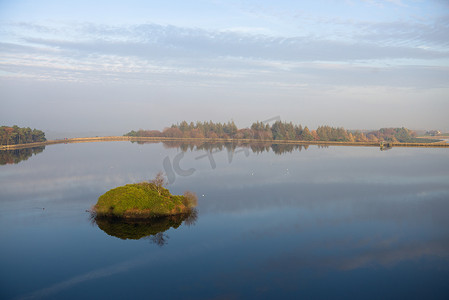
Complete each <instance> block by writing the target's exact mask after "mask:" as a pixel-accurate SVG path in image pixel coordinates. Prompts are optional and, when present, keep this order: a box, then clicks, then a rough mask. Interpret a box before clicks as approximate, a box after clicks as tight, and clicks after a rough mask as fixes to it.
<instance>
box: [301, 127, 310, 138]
mask: <svg viewBox="0 0 449 300" xmlns="http://www.w3.org/2000/svg"><path fill="white" fill-rule="evenodd" d="M301 139H302V140H303V141H313V135H312V134H311V133H310V131H309V128H307V126H306V127H304V130H303V131H302V134H301Z"/></svg>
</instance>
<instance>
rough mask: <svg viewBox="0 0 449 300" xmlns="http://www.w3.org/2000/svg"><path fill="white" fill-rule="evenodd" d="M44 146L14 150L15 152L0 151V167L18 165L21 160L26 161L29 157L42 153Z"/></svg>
mask: <svg viewBox="0 0 449 300" xmlns="http://www.w3.org/2000/svg"><path fill="white" fill-rule="evenodd" d="M44 149H45V146H41V147H34V148H26V149H15V150H0V165H2V166H3V165H8V164H18V163H19V162H21V161H23V160H27V159H28V158H30V157H31V156H33V154H34V155H36V154H39V153H42V152H43V151H44Z"/></svg>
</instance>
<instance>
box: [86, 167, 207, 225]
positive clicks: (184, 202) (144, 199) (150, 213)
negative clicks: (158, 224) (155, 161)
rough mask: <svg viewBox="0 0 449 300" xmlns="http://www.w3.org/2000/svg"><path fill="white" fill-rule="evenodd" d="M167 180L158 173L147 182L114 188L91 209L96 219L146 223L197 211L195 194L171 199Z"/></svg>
mask: <svg viewBox="0 0 449 300" xmlns="http://www.w3.org/2000/svg"><path fill="white" fill-rule="evenodd" d="M165 185H166V180H165V177H164V174H163V173H162V172H159V173H158V174H157V175H156V177H155V178H154V179H153V180H151V181H147V182H140V183H134V184H127V185H125V186H120V187H117V188H114V189H112V190H110V191H108V192H106V193H104V194H103V195H101V196H100V197H99V198H98V202H97V204H96V205H95V206H94V207H93V208H92V213H93V215H94V216H95V218H123V219H148V218H158V217H166V216H175V215H181V214H189V213H191V211H192V210H193V209H194V208H195V207H196V205H197V203H198V198H197V196H196V195H195V193H193V192H190V191H186V192H185V193H184V195H172V194H171V193H170V192H169V190H168V189H166V188H164V186H165Z"/></svg>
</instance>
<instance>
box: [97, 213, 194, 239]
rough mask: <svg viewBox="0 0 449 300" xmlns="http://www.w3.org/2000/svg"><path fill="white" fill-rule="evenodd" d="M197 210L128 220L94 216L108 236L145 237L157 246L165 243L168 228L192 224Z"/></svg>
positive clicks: (122, 237)
mask: <svg viewBox="0 0 449 300" xmlns="http://www.w3.org/2000/svg"><path fill="white" fill-rule="evenodd" d="M197 216H198V213H197V210H195V209H193V210H192V211H191V212H190V213H187V214H180V215H174V216H168V217H160V218H153V219H141V220H128V219H114V218H95V219H94V222H95V223H97V225H98V227H99V228H100V229H101V230H103V231H104V232H106V233H107V234H108V235H110V236H115V237H118V238H120V239H123V240H126V239H131V240H140V239H142V238H147V239H149V240H151V241H152V242H154V243H155V244H157V245H159V246H163V245H164V244H165V243H166V240H167V237H168V236H167V235H166V234H165V233H164V232H165V231H167V230H169V229H170V228H174V229H176V228H178V227H179V226H181V225H182V223H183V222H184V225H187V226H191V225H194V224H195V222H196V219H197Z"/></svg>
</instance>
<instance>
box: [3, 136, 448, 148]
mask: <svg viewBox="0 0 449 300" xmlns="http://www.w3.org/2000/svg"><path fill="white" fill-rule="evenodd" d="M119 141H129V142H164V141H185V142H212V143H217V142H218V143H242V144H250V143H271V144H294V145H323V146H359V147H381V146H382V145H381V143H380V142H335V141H296V140H260V139H231V138H230V139H223V138H168V137H130V136H103V137H85V138H70V139H61V140H48V141H45V142H38V143H27V144H16V145H1V146H0V150H16V149H26V148H34V147H41V146H48V145H56V144H69V143H70V144H74V143H92V142H119ZM383 145H384V146H388V147H421V148H422V147H427V148H449V143H446V142H444V141H443V142H435V143H388V142H384V143H383Z"/></svg>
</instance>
